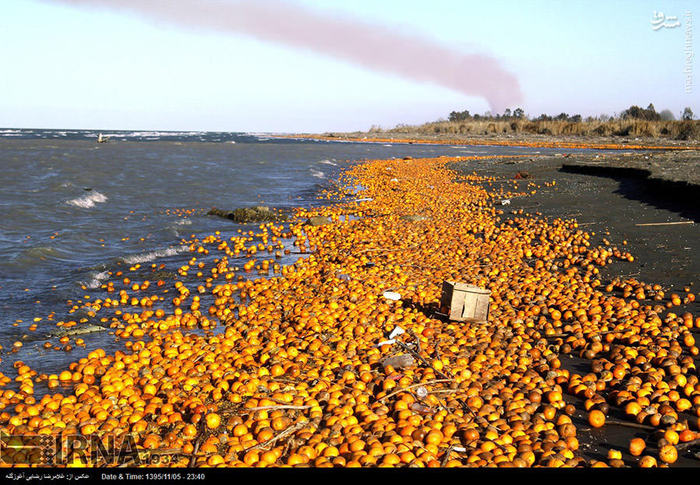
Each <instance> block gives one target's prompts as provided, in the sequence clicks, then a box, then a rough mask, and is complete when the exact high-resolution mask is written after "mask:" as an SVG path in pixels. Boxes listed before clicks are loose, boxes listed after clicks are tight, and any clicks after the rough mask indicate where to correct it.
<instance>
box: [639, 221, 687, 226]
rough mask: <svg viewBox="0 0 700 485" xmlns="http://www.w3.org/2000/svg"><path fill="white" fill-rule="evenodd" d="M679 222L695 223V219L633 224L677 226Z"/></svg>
mask: <svg viewBox="0 0 700 485" xmlns="http://www.w3.org/2000/svg"><path fill="white" fill-rule="evenodd" d="M679 224H695V221H677V222H647V223H645V224H635V226H677V225H679Z"/></svg>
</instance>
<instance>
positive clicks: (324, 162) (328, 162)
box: [318, 160, 338, 167]
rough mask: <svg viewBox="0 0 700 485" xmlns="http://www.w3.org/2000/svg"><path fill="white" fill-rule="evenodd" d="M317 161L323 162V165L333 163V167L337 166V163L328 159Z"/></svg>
mask: <svg viewBox="0 0 700 485" xmlns="http://www.w3.org/2000/svg"><path fill="white" fill-rule="evenodd" d="M318 163H323V164H325V165H333V166H334V167H337V166H338V164H337V163H333V162H331V161H330V160H319V162H318Z"/></svg>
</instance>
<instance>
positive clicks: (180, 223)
mask: <svg viewBox="0 0 700 485" xmlns="http://www.w3.org/2000/svg"><path fill="white" fill-rule="evenodd" d="M175 224H177V225H178V226H189V225H190V224H192V221H191V220H190V219H180V220H179V221H176V222H175Z"/></svg>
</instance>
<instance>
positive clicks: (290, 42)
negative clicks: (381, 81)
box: [51, 0, 522, 112]
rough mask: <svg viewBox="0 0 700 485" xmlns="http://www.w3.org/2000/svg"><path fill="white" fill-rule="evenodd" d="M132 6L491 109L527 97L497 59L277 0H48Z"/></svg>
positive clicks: (167, 19)
mask: <svg viewBox="0 0 700 485" xmlns="http://www.w3.org/2000/svg"><path fill="white" fill-rule="evenodd" d="M51 1H53V2H58V3H63V4H69V5H74V6H84V7H90V8H93V7H107V8H112V9H116V10H124V11H130V12H132V13H135V14H137V15H140V16H142V17H144V18H148V19H150V20H155V21H158V22H167V23H171V24H177V25H180V26H184V27H189V28H198V29H210V30H217V31H221V32H229V33H237V34H244V35H247V36H250V37H254V38H256V39H259V40H262V41H268V42H274V43H277V44H281V45H285V46H292V47H295V48H301V49H307V50H309V51H312V52H315V53H319V54H324V55H327V56H330V57H333V58H336V59H341V60H344V61H346V62H349V63H352V64H355V65H358V66H362V67H364V68H366V69H370V70H373V71H378V72H384V73H390V74H394V75H398V76H400V77H402V78H405V79H410V80H414V81H419V82H432V83H435V84H438V85H440V86H443V87H446V88H449V89H452V90H454V91H457V92H459V93H463V94H465V95H468V96H480V97H483V98H485V99H486V101H487V102H488V103H489V105H490V108H491V110H492V111H494V112H501V111H502V110H503V109H504V108H506V107H515V106H516V105H517V104H519V103H520V102H521V100H522V94H521V91H520V86H519V84H518V80H517V79H516V78H515V76H514V75H513V74H511V73H509V72H507V71H505V70H504V69H503V68H502V67H501V66H500V65H499V62H498V61H497V60H496V59H494V58H493V57H490V56H487V55H481V54H465V53H462V52H460V51H459V50H457V49H455V48H452V47H449V46H446V45H443V44H441V43H439V42H437V41H435V40H432V39H429V38H425V37H422V36H420V35H415V34H414V33H412V32H407V31H398V30H396V29H389V28H386V27H383V26H381V25H374V24H370V23H367V22H364V21H360V20H357V19H350V18H348V17H347V16H343V17H340V16H338V15H331V14H328V13H321V12H317V11H314V10H312V9H309V8H307V7H305V6H302V5H298V4H293V3H289V2H282V1H279V0H266V1H263V0H237V1H211V0H51Z"/></svg>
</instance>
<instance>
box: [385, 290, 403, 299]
mask: <svg viewBox="0 0 700 485" xmlns="http://www.w3.org/2000/svg"><path fill="white" fill-rule="evenodd" d="M382 296H383V297H384V298H386V299H387V300H394V301H399V300H400V299H401V295H400V294H399V293H396V292H395V291H385V292H384V293H382Z"/></svg>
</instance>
